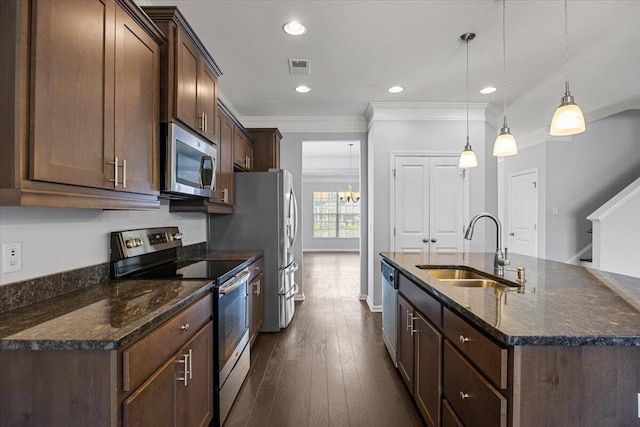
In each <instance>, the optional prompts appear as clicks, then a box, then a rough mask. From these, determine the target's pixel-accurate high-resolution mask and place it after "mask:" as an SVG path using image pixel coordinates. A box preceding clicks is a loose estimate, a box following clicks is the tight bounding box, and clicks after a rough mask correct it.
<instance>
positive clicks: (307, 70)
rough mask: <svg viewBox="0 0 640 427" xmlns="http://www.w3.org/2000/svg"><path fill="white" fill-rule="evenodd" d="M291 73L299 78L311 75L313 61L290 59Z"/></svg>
mask: <svg viewBox="0 0 640 427" xmlns="http://www.w3.org/2000/svg"><path fill="white" fill-rule="evenodd" d="M289 73H290V74H294V75H297V76H308V75H309V74H311V61H309V60H308V59H289Z"/></svg>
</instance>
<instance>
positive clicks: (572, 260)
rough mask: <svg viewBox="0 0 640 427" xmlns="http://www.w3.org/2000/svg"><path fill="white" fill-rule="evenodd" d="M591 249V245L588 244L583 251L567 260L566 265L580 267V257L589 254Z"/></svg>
mask: <svg viewBox="0 0 640 427" xmlns="http://www.w3.org/2000/svg"><path fill="white" fill-rule="evenodd" d="M592 247H593V243H589V244H588V245H587V246H586V247H585V248H584V249H582V250H581V251H580V252H578V253H577V254H575V255H574V256H572V257H571V258H569V259H568V260H567V264H573V265H580V257H581V256H582V255H584V254H585V253H587V252H589V251H590V250H591V248H592Z"/></svg>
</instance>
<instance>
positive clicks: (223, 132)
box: [211, 110, 234, 205]
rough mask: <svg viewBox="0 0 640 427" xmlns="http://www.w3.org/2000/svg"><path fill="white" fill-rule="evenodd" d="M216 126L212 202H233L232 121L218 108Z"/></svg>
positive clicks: (230, 203)
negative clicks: (216, 151)
mask: <svg viewBox="0 0 640 427" xmlns="http://www.w3.org/2000/svg"><path fill="white" fill-rule="evenodd" d="M216 116H217V120H216V127H217V128H218V130H217V132H216V133H217V134H218V169H217V175H216V192H215V196H214V197H212V198H211V201H212V202H214V203H224V204H229V205H232V204H233V131H234V130H233V123H232V122H231V120H229V119H228V118H227V116H226V115H225V114H224V113H223V112H222V111H220V110H218V111H217V113H216Z"/></svg>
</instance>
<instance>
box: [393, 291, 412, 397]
mask: <svg viewBox="0 0 640 427" xmlns="http://www.w3.org/2000/svg"><path fill="white" fill-rule="evenodd" d="M413 324H414V322H413V307H412V306H411V304H410V303H409V302H408V301H407V300H405V299H404V298H403V297H402V295H400V294H398V356H397V359H398V369H399V370H400V375H401V376H402V379H403V380H404V382H405V384H406V385H407V388H408V389H409V393H410V394H411V395H412V396H413V366H414V346H413V334H414V332H413V331H414V329H413Z"/></svg>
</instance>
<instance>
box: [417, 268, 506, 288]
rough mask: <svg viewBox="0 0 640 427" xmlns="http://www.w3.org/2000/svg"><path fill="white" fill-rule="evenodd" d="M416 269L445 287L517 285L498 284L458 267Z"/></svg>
mask: <svg viewBox="0 0 640 427" xmlns="http://www.w3.org/2000/svg"><path fill="white" fill-rule="evenodd" d="M416 267H418V268H420V269H422V270H426V272H427V273H428V274H429V275H430V276H433V277H435V278H436V279H438V280H439V281H440V282H442V283H443V284H445V285H449V286H456V287H460V288H504V287H517V284H515V283H514V284H510V283H508V282H507V281H506V280H505V282H507V283H503V282H502V281H500V282H498V281H497V280H494V279H492V278H490V277H488V276H485V275H483V274H480V273H478V272H476V271H472V270H468V269H465V268H459V267H449V268H443V267H435V266H429V265H416Z"/></svg>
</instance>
